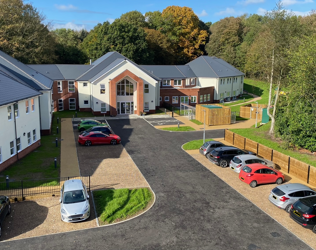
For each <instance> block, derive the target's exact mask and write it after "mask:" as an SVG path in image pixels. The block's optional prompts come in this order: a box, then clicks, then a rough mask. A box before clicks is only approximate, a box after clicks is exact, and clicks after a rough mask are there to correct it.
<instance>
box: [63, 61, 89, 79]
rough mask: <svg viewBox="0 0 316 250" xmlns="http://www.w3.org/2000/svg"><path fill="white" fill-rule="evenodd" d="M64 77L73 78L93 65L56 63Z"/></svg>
mask: <svg viewBox="0 0 316 250" xmlns="http://www.w3.org/2000/svg"><path fill="white" fill-rule="evenodd" d="M57 67H58V68H59V70H60V72H61V74H62V75H63V76H64V79H66V80H67V79H69V80H75V79H77V78H78V77H79V76H80V75H82V74H83V73H84V72H86V71H88V70H89V69H91V68H92V67H93V65H71V64H57Z"/></svg>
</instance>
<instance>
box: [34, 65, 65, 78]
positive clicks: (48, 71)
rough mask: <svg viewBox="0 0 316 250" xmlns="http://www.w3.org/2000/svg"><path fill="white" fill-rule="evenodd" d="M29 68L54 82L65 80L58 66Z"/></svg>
mask: <svg viewBox="0 0 316 250" xmlns="http://www.w3.org/2000/svg"><path fill="white" fill-rule="evenodd" d="M28 66H29V67H31V68H32V69H34V70H36V71H37V72H40V73H41V74H42V75H44V76H46V77H48V78H50V79H52V80H62V79H64V76H63V75H62V73H61V72H60V70H59V68H58V67H57V65H56V64H29V65H28Z"/></svg>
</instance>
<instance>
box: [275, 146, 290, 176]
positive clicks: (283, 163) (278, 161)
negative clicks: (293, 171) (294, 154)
mask: <svg viewBox="0 0 316 250" xmlns="http://www.w3.org/2000/svg"><path fill="white" fill-rule="evenodd" d="M272 161H273V162H274V163H275V165H276V168H277V169H279V170H282V171H284V172H288V169H289V156H287V155H285V154H282V153H279V152H277V151H273V158H272Z"/></svg>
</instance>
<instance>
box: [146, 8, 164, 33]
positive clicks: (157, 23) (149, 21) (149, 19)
mask: <svg viewBox="0 0 316 250" xmlns="http://www.w3.org/2000/svg"><path fill="white" fill-rule="evenodd" d="M145 20H146V27H147V28H149V29H155V30H160V29H161V28H162V27H163V24H164V20H163V18H162V14H161V12H160V11H153V12H150V11H149V12H146V13H145Z"/></svg>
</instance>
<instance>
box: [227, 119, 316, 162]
mask: <svg viewBox="0 0 316 250" xmlns="http://www.w3.org/2000/svg"><path fill="white" fill-rule="evenodd" d="M269 129H270V122H269V123H267V124H265V125H263V126H261V127H259V128H257V129H256V128H254V127H252V128H247V129H231V131H232V132H234V133H236V134H239V135H241V136H244V137H247V138H249V139H251V140H253V141H256V142H259V143H260V144H262V145H264V146H267V147H269V148H272V149H273V150H276V151H278V152H280V153H282V154H285V155H288V156H290V157H293V158H295V159H297V160H300V161H302V162H305V163H307V164H310V165H312V166H315V167H316V158H315V156H312V155H307V154H302V153H300V152H296V151H293V150H290V149H284V148H282V147H281V144H280V142H277V141H274V140H271V139H270V138H269V136H268V131H269Z"/></svg>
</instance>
